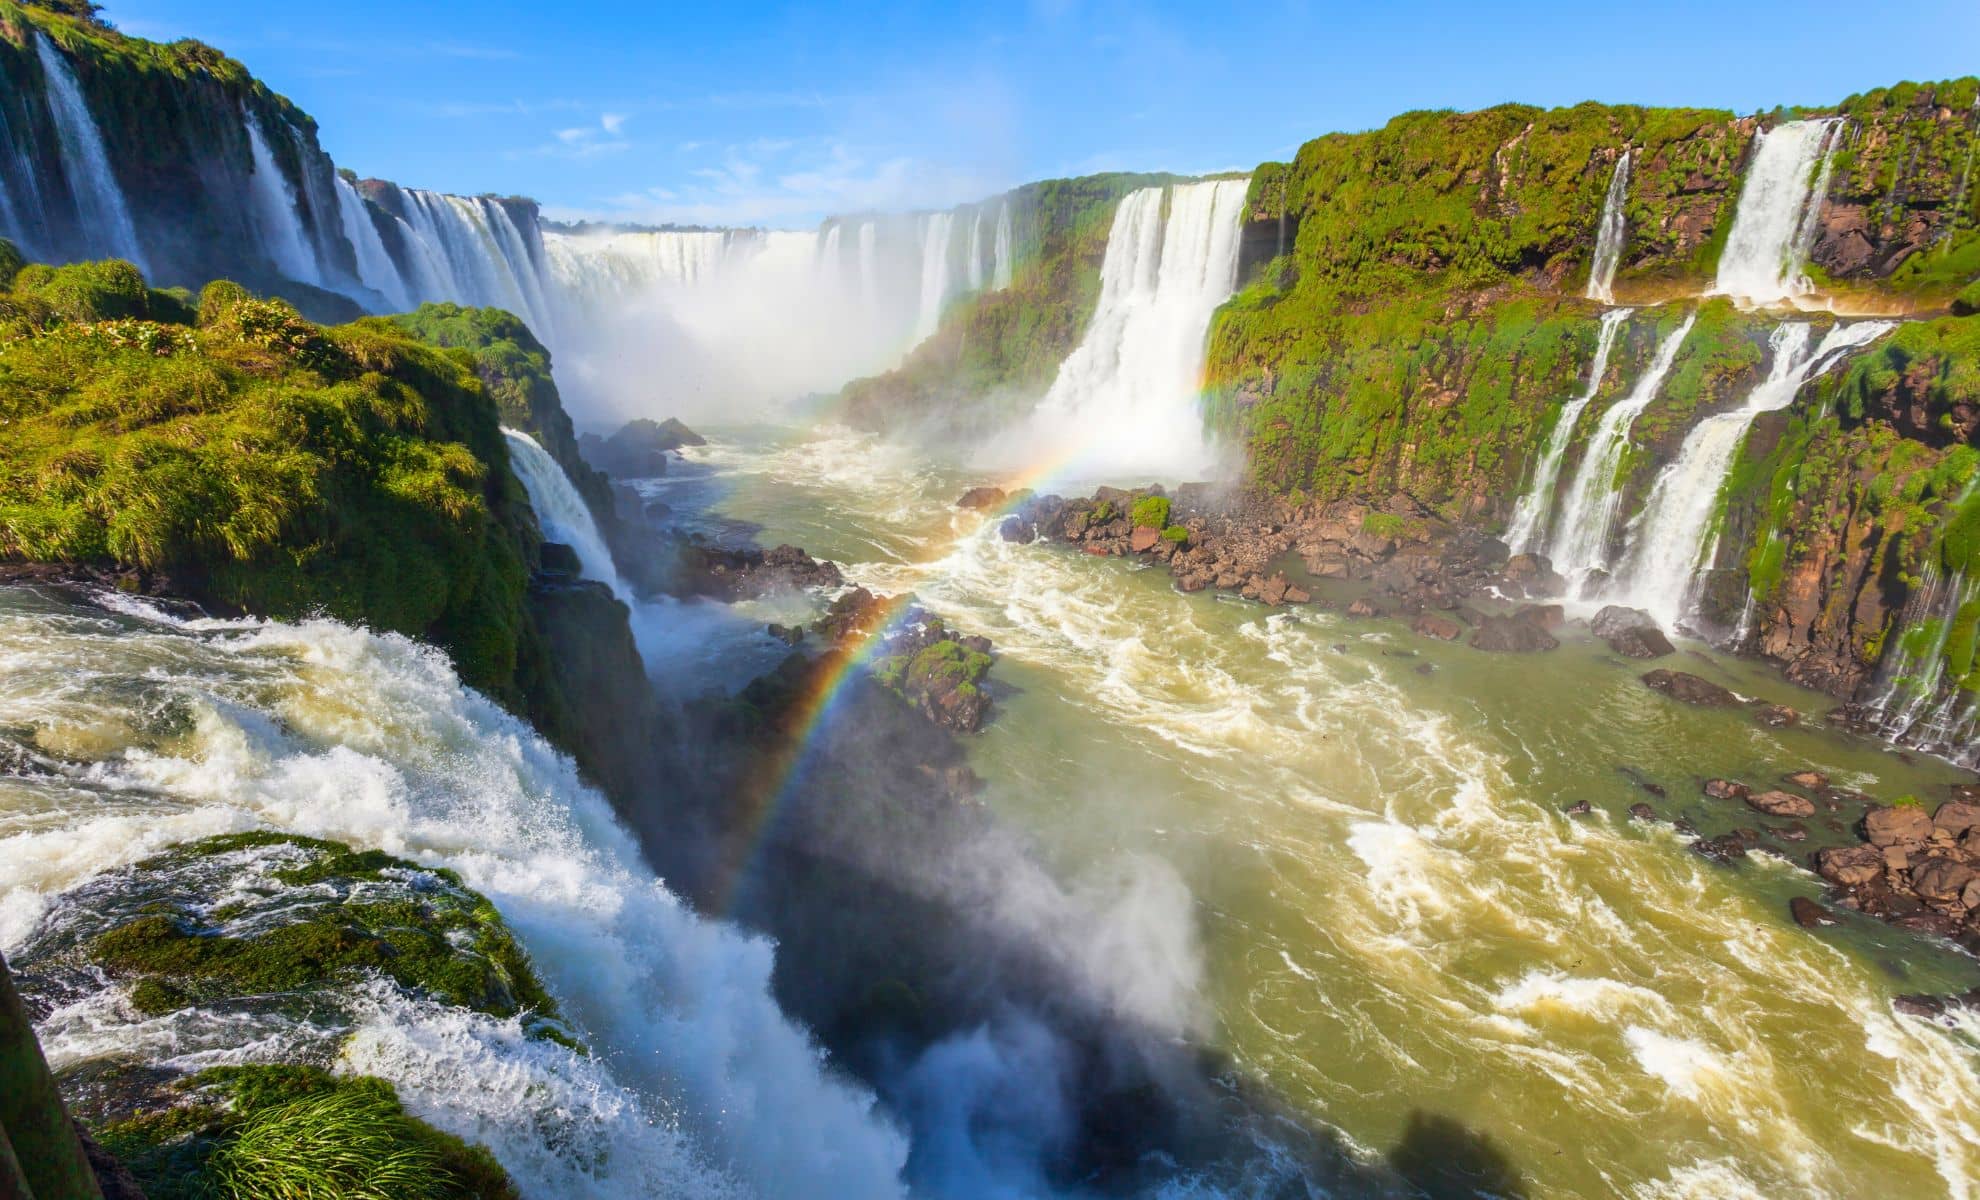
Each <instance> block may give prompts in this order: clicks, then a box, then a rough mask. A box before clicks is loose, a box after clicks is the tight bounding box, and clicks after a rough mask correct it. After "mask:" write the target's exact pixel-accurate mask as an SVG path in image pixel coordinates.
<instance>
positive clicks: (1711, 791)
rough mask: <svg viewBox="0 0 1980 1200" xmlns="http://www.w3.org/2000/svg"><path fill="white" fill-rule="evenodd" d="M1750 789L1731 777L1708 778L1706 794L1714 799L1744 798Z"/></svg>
mask: <svg viewBox="0 0 1980 1200" xmlns="http://www.w3.org/2000/svg"><path fill="white" fill-rule="evenodd" d="M1749 790H1750V789H1748V788H1747V786H1746V785H1745V784H1743V783H1735V782H1734V781H1732V780H1730V779H1707V780H1706V781H1705V794H1706V795H1707V796H1710V797H1711V798H1712V799H1714V800H1744V799H1746V797H1747V793H1748V791H1749Z"/></svg>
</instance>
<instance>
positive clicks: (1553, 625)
mask: <svg viewBox="0 0 1980 1200" xmlns="http://www.w3.org/2000/svg"><path fill="white" fill-rule="evenodd" d="M1513 620H1515V621H1525V622H1526V623H1527V624H1529V625H1537V626H1539V627H1540V628H1541V629H1545V630H1547V631H1549V632H1552V631H1553V630H1556V629H1559V628H1560V627H1561V626H1563V625H1565V624H1567V610H1566V609H1564V608H1562V607H1561V606H1560V605H1558V604H1522V605H1520V606H1519V607H1518V608H1516V609H1514V610H1513Z"/></svg>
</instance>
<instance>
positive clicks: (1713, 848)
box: [1691, 830, 1747, 866]
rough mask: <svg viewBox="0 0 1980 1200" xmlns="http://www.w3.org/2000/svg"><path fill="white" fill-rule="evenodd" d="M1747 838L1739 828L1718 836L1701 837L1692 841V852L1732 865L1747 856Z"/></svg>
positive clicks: (1723, 864) (1719, 862)
mask: <svg viewBox="0 0 1980 1200" xmlns="http://www.w3.org/2000/svg"><path fill="white" fill-rule="evenodd" d="M1746 851H1747V844H1746V838H1745V837H1744V836H1743V835H1742V834H1741V833H1740V832H1739V831H1737V830H1735V831H1734V832H1732V833H1724V834H1720V835H1719V836H1718V837H1709V838H1699V839H1698V840H1697V841H1695V842H1693V843H1691V852H1692V853H1693V854H1697V855H1701V856H1702V857H1704V858H1707V859H1710V860H1711V861H1713V862H1715V863H1718V864H1720V865H1721V866H1730V865H1732V864H1733V863H1736V862H1738V861H1739V860H1740V859H1742V858H1745V857H1746Z"/></svg>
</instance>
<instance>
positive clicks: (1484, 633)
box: [1466, 617, 1560, 654]
mask: <svg viewBox="0 0 1980 1200" xmlns="http://www.w3.org/2000/svg"><path fill="white" fill-rule="evenodd" d="M1466 644H1467V645H1470V646H1472V647H1474V648H1476V649H1479V650H1491V651H1497V652H1508V653H1513V654H1531V653H1535V652H1538V651H1542V650H1552V649H1554V648H1555V647H1557V646H1559V645H1560V643H1559V642H1557V641H1555V640H1554V635H1553V634H1550V633H1548V632H1547V631H1546V630H1545V629H1542V628H1541V627H1540V626H1539V625H1537V624H1535V623H1533V622H1532V621H1522V620H1519V619H1518V618H1516V617H1486V618H1485V619H1484V620H1483V621H1481V622H1479V625H1478V628H1477V629H1475V630H1473V631H1472V634H1471V639H1470V641H1469V642H1467V643H1466Z"/></svg>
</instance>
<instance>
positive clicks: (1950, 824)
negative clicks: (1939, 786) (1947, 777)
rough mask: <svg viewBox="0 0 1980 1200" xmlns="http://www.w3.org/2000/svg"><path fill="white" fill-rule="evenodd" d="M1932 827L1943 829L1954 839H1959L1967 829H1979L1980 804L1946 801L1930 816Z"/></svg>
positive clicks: (1968, 801) (1967, 801) (1966, 801)
mask: <svg viewBox="0 0 1980 1200" xmlns="http://www.w3.org/2000/svg"><path fill="white" fill-rule="evenodd" d="M1932 827H1933V828H1935V829H1943V830H1945V831H1946V832H1947V833H1949V834H1951V835H1953V836H1954V837H1959V836H1960V835H1961V834H1963V833H1965V832H1966V831H1967V830H1969V829H1973V828H1977V827H1980V804H1975V803H1974V802H1973V801H1971V800H1948V801H1946V802H1945V803H1944V804H1941V805H1940V806H1939V811H1938V812H1935V813H1933V814H1932Z"/></svg>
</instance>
